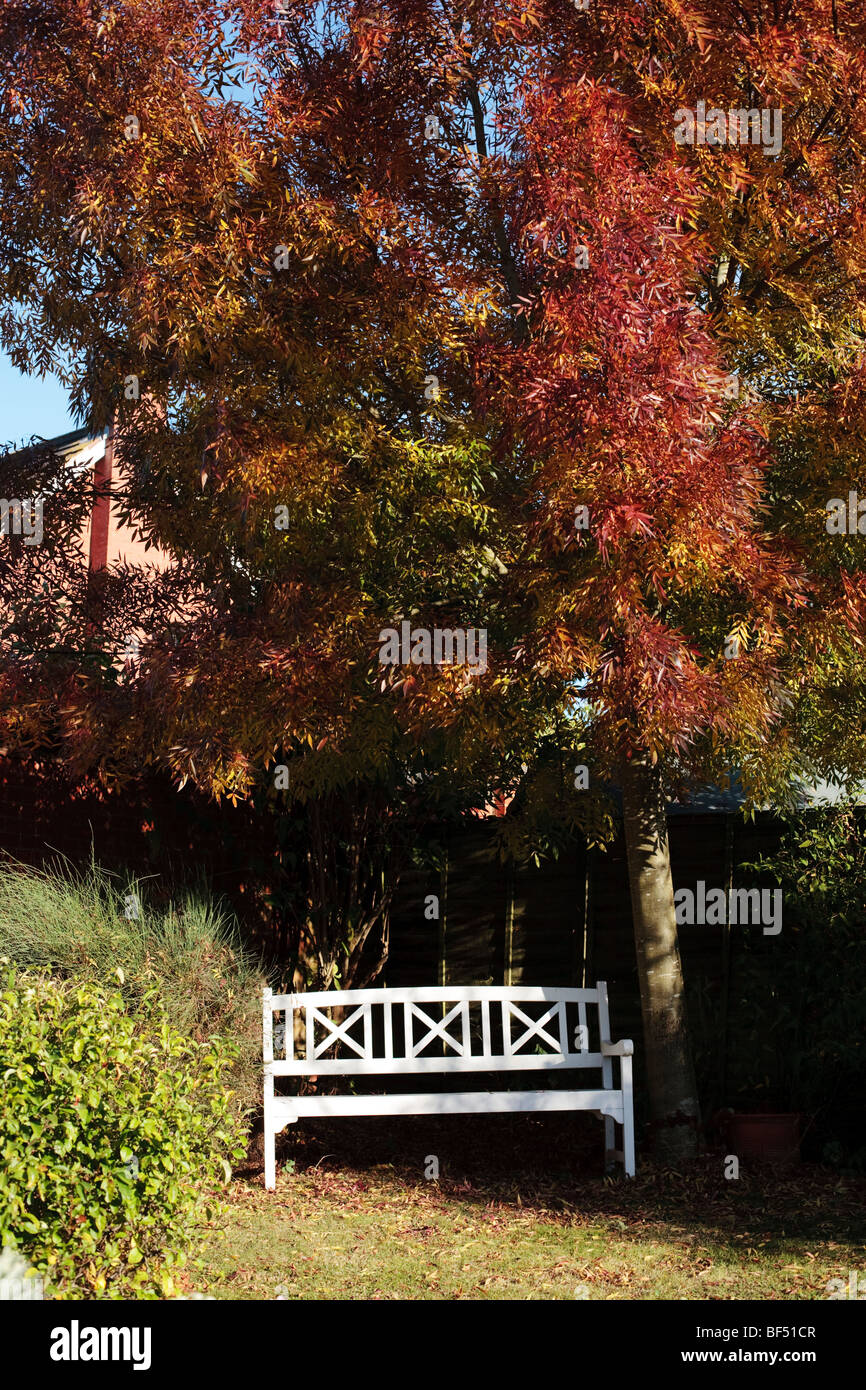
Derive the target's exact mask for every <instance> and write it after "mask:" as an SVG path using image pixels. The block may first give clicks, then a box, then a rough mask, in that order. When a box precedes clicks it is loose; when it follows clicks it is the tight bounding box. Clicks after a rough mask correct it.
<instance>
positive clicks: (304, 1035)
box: [262, 980, 610, 1076]
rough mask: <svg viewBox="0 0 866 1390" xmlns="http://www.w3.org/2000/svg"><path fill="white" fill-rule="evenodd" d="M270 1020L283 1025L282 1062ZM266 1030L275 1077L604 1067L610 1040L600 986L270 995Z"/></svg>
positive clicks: (268, 1059) (280, 1036)
mask: <svg viewBox="0 0 866 1390" xmlns="http://www.w3.org/2000/svg"><path fill="white" fill-rule="evenodd" d="M274 1014H278V1015H282V1018H281V1020H280V1023H279V1024H278V1025H277V1028H278V1032H277V1054H276V1056H275V1055H274V1033H275V1029H274ZM262 1023H263V1034H264V1050H263V1055H264V1061H265V1065H266V1066H267V1067H268V1070H269V1072H270V1073H271V1075H273V1076H325V1075H329V1074H330V1075H341V1076H352V1075H355V1076H357V1075H361V1076H371V1075H379V1074H385V1073H391V1074H395V1073H399V1072H412V1073H415V1072H428V1071H429V1072H449V1071H526V1070H538V1069H543V1070H547V1069H556V1068H561V1067H601V1066H603V1065H604V1064H605V1063H606V1062H607V1061H608V1059H606V1058H603V1057H602V1055H601V1043H602V1042H608V1041H609V1040H610V1024H609V1018H608V1006H607V985H606V984H605V983H604V981H603V980H599V982H598V983H597V985H596V987H595V989H556V988H547V987H546V986H535V987H533V986H528V985H527V986H522V985H518V986H515V987H513V988H512V987H511V986H507V985H454V986H448V985H446V986H443V987H441V988H440V987H438V986H423V987H421V988H413V989H349V990H328V991H325V992H321V993H316V994H272V993H271V991H270V990H265V996H264V1009H263V1017H262ZM338 1054H342V1055H338Z"/></svg>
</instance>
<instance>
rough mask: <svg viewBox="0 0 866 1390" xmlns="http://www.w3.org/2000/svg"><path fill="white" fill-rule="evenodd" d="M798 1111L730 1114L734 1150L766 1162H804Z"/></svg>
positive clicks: (729, 1135)
mask: <svg viewBox="0 0 866 1390" xmlns="http://www.w3.org/2000/svg"><path fill="white" fill-rule="evenodd" d="M800 1120H801V1116H800V1115H798V1114H788V1115H784V1114H780V1115H730V1116H729V1117H728V1122H727V1126H726V1133H727V1143H728V1145H729V1147H730V1151H731V1153H733V1154H736V1155H737V1157H738V1158H756V1159H760V1160H761V1161H762V1162H764V1163H799V1162H800Z"/></svg>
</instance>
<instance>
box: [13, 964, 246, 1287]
mask: <svg viewBox="0 0 866 1390" xmlns="http://www.w3.org/2000/svg"><path fill="white" fill-rule="evenodd" d="M234 1052H235V1049H234V1047H233V1045H232V1044H230V1043H227V1042H225V1041H223V1040H221V1039H219V1038H212V1039H210V1040H208V1041H204V1042H200V1041H196V1040H195V1039H192V1038H190V1037H188V1036H185V1035H184V1034H183V1033H181V1032H179V1031H178V1030H177V1029H176V1028H175V1027H174V1026H173V1025H172V1024H170V1023H169V1022H168V1021H167V1020H166V1019H165V1017H164V1014H163V1013H162V1012H161V1010H160V1008H159V1005H158V1002H157V1000H156V999H155V998H146V999H144V1000H141V1001H139V1007H138V1011H137V1013H136V1015H135V1016H134V1017H133V1016H131V1015H130V1014H129V1013H128V1012H127V1010H126V1006H125V1004H124V1000H123V997H122V995H121V994H120V993H119V992H108V991H106V990H105V989H104V988H102V987H101V986H99V985H96V984H93V983H90V982H87V983H80V984H70V983H69V982H58V981H57V980H54V979H51V978H50V977H47V976H44V975H36V974H26V973H23V974H22V973H18V974H16V973H13V972H11V971H7V973H6V975H5V980H4V982H3V986H2V994H0V1080H2V1096H0V1245H6V1246H12V1247H15V1248H17V1249H19V1250H21V1251H22V1253H23V1254H24V1255H26V1256H27V1258H28V1259H29V1260H30V1261H31V1263H32V1264H33V1266H34V1267H35V1268H36V1269H37V1270H38V1271H39V1272H40V1273H42V1274H43V1275H44V1277H45V1279H46V1283H47V1286H48V1287H47V1290H46V1292H47V1293H48V1294H49V1295H51V1294H53V1295H54V1296H59V1297H67V1298H93V1297H109V1298H129V1297H134V1298H142V1297H148V1296H151V1297H153V1296H156V1297H158V1296H160V1295H163V1296H165V1295H170V1294H172V1293H174V1292H175V1291H176V1287H175V1282H174V1278H173V1271H174V1270H175V1269H176V1268H177V1267H178V1266H179V1265H181V1264H183V1263H184V1262H185V1259H186V1254H187V1250H188V1247H189V1245H190V1243H191V1240H192V1237H193V1233H194V1228H195V1225H196V1222H197V1221H198V1220H199V1219H200V1218H201V1217H203V1216H206V1215H208V1203H209V1200H210V1199H212V1198H213V1197H214V1196H215V1195H216V1194H217V1192H218V1188H219V1185H220V1184H221V1183H225V1182H227V1181H228V1178H229V1177H230V1175H231V1164H232V1163H233V1162H236V1161H237V1160H238V1159H239V1158H240V1157H241V1156H242V1155H243V1152H244V1136H243V1127H242V1121H241V1119H240V1117H239V1115H238V1111H237V1107H236V1105H235V1104H234V1103H233V1096H232V1092H231V1091H230V1090H228V1089H227V1088H226V1085H225V1082H226V1077H227V1074H228V1072H229V1071H230V1068H231V1066H232V1063H233V1061H234ZM208 1194H210V1199H209V1196H208Z"/></svg>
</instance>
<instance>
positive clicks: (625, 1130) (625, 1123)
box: [620, 1057, 635, 1178]
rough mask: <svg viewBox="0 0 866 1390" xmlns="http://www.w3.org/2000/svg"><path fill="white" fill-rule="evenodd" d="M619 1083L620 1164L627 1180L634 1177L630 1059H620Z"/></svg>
mask: <svg viewBox="0 0 866 1390" xmlns="http://www.w3.org/2000/svg"><path fill="white" fill-rule="evenodd" d="M620 1066H621V1068H622V1070H621V1071H620V1083H621V1085H622V1164H623V1168H624V1169H625V1175H626V1177H627V1178H633V1177H634V1175H635V1162H634V1106H633V1103H632V1101H633V1093H632V1083H631V1058H630V1057H621V1058H620Z"/></svg>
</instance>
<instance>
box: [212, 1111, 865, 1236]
mask: <svg viewBox="0 0 866 1390" xmlns="http://www.w3.org/2000/svg"><path fill="white" fill-rule="evenodd" d="M603 1133H604V1131H603V1129H602V1126H601V1124H600V1122H597V1121H593V1119H592V1117H589V1116H585V1115H546V1116H541V1117H537V1118H536V1117H528V1116H525V1115H521V1116H511V1115H483V1116H471V1117H465V1116H443V1117H438V1118H431V1117H426V1116H423V1117H421V1116H419V1117H415V1116H412V1117H407V1118H405V1119H401V1120H399V1121H397V1122H388V1121H383V1120H381V1119H371V1118H366V1119H341V1120H338V1121H327V1120H320V1121H315V1122H314V1121H310V1120H306V1121H302V1122H301V1123H300V1124H298V1125H296V1126H293V1127H292V1128H291V1129H289V1130H287V1131H286V1132H285V1133H284V1134H283V1135H281V1136H278V1139H277V1162H278V1173H279V1168H280V1166H281V1165H284V1164H286V1163H288V1162H289V1161H291V1160H293V1161H294V1164H295V1172H297V1173H298V1174H304V1173H306V1172H309V1171H310V1170H312V1169H314V1168H315V1169H316V1170H317V1172H319V1173H323V1172H331V1173H335V1174H336V1173H339V1174H341V1176H342V1177H343V1178H344V1179H351V1180H353V1181H354V1182H355V1183H359V1184H364V1183H365V1182H366V1181H370V1182H374V1183H375V1182H378V1181H380V1180H381V1179H382V1177H383V1176H384V1173H385V1172H387V1173H388V1175H389V1176H390V1178H391V1179H392V1180H396V1181H398V1182H403V1183H405V1185H406V1186H407V1187H408V1188H420V1189H422V1190H423V1189H425V1188H429V1185H430V1184H429V1183H428V1181H427V1180H426V1179H425V1176H424V1172H425V1165H426V1164H427V1161H428V1158H429V1157H430V1156H435V1157H436V1158H437V1159H438V1163H439V1179H438V1190H439V1193H440V1195H441V1196H443V1197H447V1196H453V1197H459V1198H460V1200H461V1201H464V1202H472V1203H477V1204H478V1205H480V1206H490V1205H494V1206H499V1207H503V1208H507V1207H511V1206H516V1207H520V1208H521V1209H523V1210H524V1211H526V1210H530V1211H531V1210H536V1211H537V1212H538V1214H539V1215H544V1217H545V1218H547V1219H550V1218H551V1217H553V1218H555V1217H556V1216H557V1215H560V1214H562V1215H565V1216H568V1217H569V1218H570V1219H572V1220H573V1219H574V1218H575V1217H577V1218H578V1219H580V1218H584V1219H587V1220H591V1219H593V1218H599V1219H602V1220H605V1221H613V1222H614V1224H615V1225H616V1226H617V1227H619V1228H620V1229H621V1230H622V1232H623V1233H624V1234H627V1233H628V1232H631V1233H633V1234H634V1235H636V1236H637V1235H638V1234H641V1233H645V1232H646V1230H647V1229H648V1228H650V1227H654V1228H657V1227H659V1226H664V1227H669V1228H670V1227H672V1228H674V1229H677V1228H685V1229H687V1230H688V1231H690V1232H693V1233H700V1232H704V1233H707V1234H709V1233H712V1234H713V1235H714V1237H715V1238H716V1239H717V1240H722V1241H725V1242H731V1243H738V1242H741V1241H742V1240H744V1239H748V1241H749V1242H750V1244H756V1243H758V1242H760V1243H761V1244H762V1245H763V1248H764V1251H765V1252H766V1253H769V1251H770V1249H772V1245H773V1244H774V1243H775V1242H776V1241H780V1240H790V1239H797V1240H800V1241H808V1240H815V1241H827V1240H830V1241H833V1240H842V1241H845V1242H846V1243H855V1244H860V1243H866V1179H863V1178H857V1177H840V1176H839V1175H838V1174H836V1173H834V1172H832V1171H831V1170H829V1169H826V1168H822V1167H819V1166H818V1165H817V1164H800V1165H796V1166H792V1167H789V1168H785V1169H774V1168H772V1167H768V1166H759V1165H751V1166H748V1165H747V1164H746V1163H745V1162H744V1163H742V1164H741V1167H740V1177H739V1178H738V1179H736V1180H733V1179H726V1178H725V1176H724V1169H725V1163H724V1157H725V1155H724V1152H723V1151H721V1150H717V1151H713V1152H707V1153H704V1154H702V1155H701V1157H700V1158H699V1159H698V1160H697V1161H696V1162H695V1163H694V1164H693V1165H692V1166H690V1167H689V1168H688V1169H686V1170H684V1171H679V1172H678V1171H674V1170H671V1169H663V1168H661V1167H659V1166H657V1165H656V1164H654V1163H653V1162H652V1160H651V1159H648V1158H646V1157H645V1156H643V1155H639V1156H638V1175H637V1177H636V1178H635V1179H632V1180H630V1181H629V1180H625V1179H622V1178H621V1177H619V1176H615V1177H607V1178H605V1176H604V1173H603V1148H604V1144H603ZM261 1172H262V1165H261V1162H260V1161H259V1160H258V1159H256V1160H254V1161H252V1162H251V1163H250V1164H249V1166H248V1167H247V1168H246V1169H245V1170H242V1172H241V1174H239V1175H242V1176H246V1177H247V1178H249V1179H253V1180H255V1179H256V1178H259V1179H260V1175H261ZM286 1180H288V1181H291V1176H290V1174H288V1173H285V1171H284V1173H283V1179H282V1181H283V1182H285V1181H286ZM767 1242H769V1246H768V1244H767Z"/></svg>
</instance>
